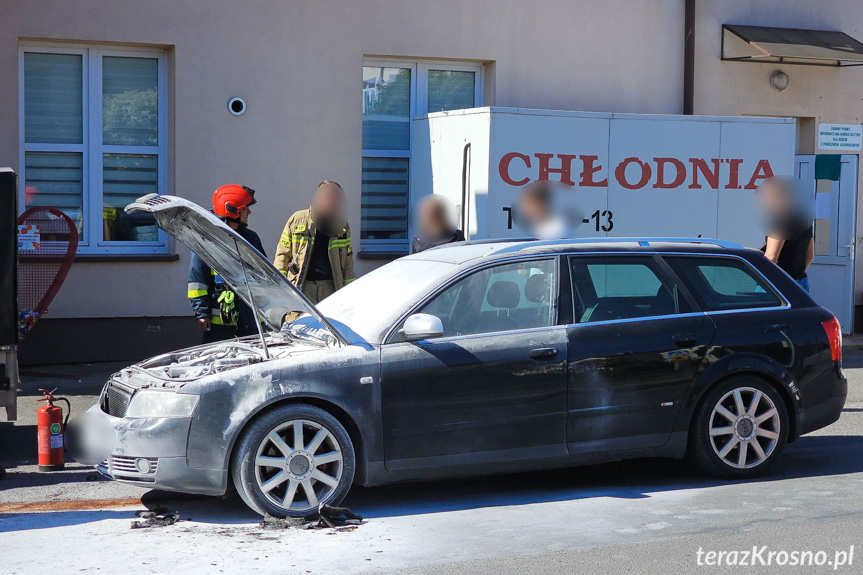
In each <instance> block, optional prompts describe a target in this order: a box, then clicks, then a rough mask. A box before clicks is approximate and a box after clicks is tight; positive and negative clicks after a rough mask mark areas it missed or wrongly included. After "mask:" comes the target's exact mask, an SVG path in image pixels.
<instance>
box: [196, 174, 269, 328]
mask: <svg viewBox="0 0 863 575" xmlns="http://www.w3.org/2000/svg"><path fill="white" fill-rule="evenodd" d="M254 203H256V200H255V190H253V189H252V188H248V187H246V186H238V185H233V184H232V185H228V186H222V187H221V188H219V189H218V190H216V191H215V192H214V193H213V213H214V214H216V216H218V217H219V219H221V220H222V221H224V222H225V223H226V224H227V225H228V226H230V228H231V229H233V230H235V231H236V232H237V233H238V234H240V236H242V237H243V238H244V239H245V240H246V241H248V242H249V243H250V244H252V246H253V247H254V248H255V249H256V250H258V251H259V252H261V255H263V256H264V257H266V256H267V255H266V253H265V252H264V246H263V245H262V244H261V238H259V237H258V234H256V233H255V232H253V231H252V230H251V229H249V215H250V214H251V213H252V211H251V209H250V208H249V206H251V205H253V204H254ZM188 289H189V302H190V303H191V304H192V311H193V312H194V313H195V317H196V318H197V320H198V325H199V326H200V327H201V331H203V332H204V335H203V339H202V342H201V343H211V342H214V341H221V340H224V339H232V338H235V337H242V336H244V335H254V334H256V333H257V332H258V326H257V325H255V321H256V319H255V317H254V314H253V313H252V310H251V309H250V308H249V306H247V305H246V304H245V303H243V301H242V300H241V299H240V298H239V297H236V294H235V293H234V292H233V291H232V290H231V289H230V287H229V286H228V285H227V284H225V282H224V281H223V280H222V278H221V276H219V274H217V273H216V271H215V270H212V269H210V267H209V266H208V265H207V264H206V263H204V260H202V259H201V258H200V257H199V256H198V254H196V253H194V252H192V257H191V260H190V261H189V288H188Z"/></svg>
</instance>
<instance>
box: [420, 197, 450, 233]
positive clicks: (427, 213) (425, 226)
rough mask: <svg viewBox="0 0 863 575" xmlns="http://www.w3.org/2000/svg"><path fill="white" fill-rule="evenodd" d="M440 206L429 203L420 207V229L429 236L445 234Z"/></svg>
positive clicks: (424, 203)
mask: <svg viewBox="0 0 863 575" xmlns="http://www.w3.org/2000/svg"><path fill="white" fill-rule="evenodd" d="M442 216H443V214H442V213H441V206H440V204H438V203H436V202H433V201H427V202H423V204H422V206H420V228H421V229H422V231H423V233H425V234H428V235H433V236H436V235H441V234H442V233H443V231H444V230H443V227H444V221H443V217H442Z"/></svg>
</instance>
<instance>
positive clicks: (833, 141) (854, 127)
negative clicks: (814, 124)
mask: <svg viewBox="0 0 863 575" xmlns="http://www.w3.org/2000/svg"><path fill="white" fill-rule="evenodd" d="M818 149H819V150H836V151H841V152H859V151H860V150H861V149H863V126H861V125H860V124H818Z"/></svg>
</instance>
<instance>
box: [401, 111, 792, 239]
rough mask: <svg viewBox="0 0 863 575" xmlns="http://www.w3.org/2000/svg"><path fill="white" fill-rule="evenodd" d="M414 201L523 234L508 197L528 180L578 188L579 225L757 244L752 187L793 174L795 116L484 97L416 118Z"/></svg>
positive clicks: (502, 233)
mask: <svg viewBox="0 0 863 575" xmlns="http://www.w3.org/2000/svg"><path fill="white" fill-rule="evenodd" d="M412 139H413V145H412V153H411V185H410V190H411V192H410V193H411V204H412V205H415V203H416V201H417V200H418V199H419V198H420V197H422V196H424V195H426V194H431V193H435V194H441V195H444V196H447V197H448V198H449V199H450V200H452V202H453V203H454V204H455V205H456V206H457V207H458V213H459V218H460V220H461V221H462V226H463V228H464V229H465V232H466V235H467V236H468V237H469V238H470V239H485V238H499V237H500V238H503V237H520V236H524V235H525V234H524V233H523V232H521V231H520V230H518V229H517V228H516V227H515V226H514V225H513V224H512V218H511V214H510V206H511V204H512V201H513V198H514V197H515V196H516V193H517V192H518V190H520V189H521V188H522V187H523V186H525V185H526V184H528V183H530V182H533V181H536V180H541V179H550V180H558V181H560V182H562V183H563V184H564V185H565V186H568V187H570V188H571V189H572V193H573V194H578V204H579V205H580V206H581V207H582V208H583V212H584V223H582V224H581V225H580V226H579V227H578V229H577V230H576V235H578V236H585V237H592V236H606V235H607V236H615V237H627V236H654V237H671V236H679V237H705V238H719V239H724V240H729V241H734V242H737V243H740V244H742V245H745V246H750V247H758V246H760V245H761V244H762V243H763V241H764V236H763V234H762V233H761V231H759V226H758V221H757V218H756V213H755V209H754V201H755V200H754V197H753V191H754V190H755V188H757V187H758V185H759V184H760V183H761V181H763V180H764V179H765V178H767V177H770V176H771V175H792V174H794V167H795V164H794V159H795V156H794V153H795V142H796V126H795V122H794V120H793V119H791V118H755V117H714V116H660V115H634V114H605V113H587V112H563V111H549V110H530V109H522V108H497V107H491V108H475V109H469V110H457V111H452V112H439V113H434V114H429V115H428V116H423V117H419V118H416V119H414V121H413V132H412Z"/></svg>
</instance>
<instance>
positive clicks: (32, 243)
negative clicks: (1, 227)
mask: <svg viewBox="0 0 863 575" xmlns="http://www.w3.org/2000/svg"><path fill="white" fill-rule="evenodd" d="M40 243H41V239H40V233H39V226H37V225H34V224H30V225H26V226H18V251H24V250H28V251H32V250H38V249H39V244H40Z"/></svg>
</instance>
